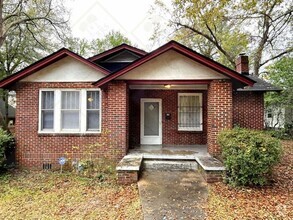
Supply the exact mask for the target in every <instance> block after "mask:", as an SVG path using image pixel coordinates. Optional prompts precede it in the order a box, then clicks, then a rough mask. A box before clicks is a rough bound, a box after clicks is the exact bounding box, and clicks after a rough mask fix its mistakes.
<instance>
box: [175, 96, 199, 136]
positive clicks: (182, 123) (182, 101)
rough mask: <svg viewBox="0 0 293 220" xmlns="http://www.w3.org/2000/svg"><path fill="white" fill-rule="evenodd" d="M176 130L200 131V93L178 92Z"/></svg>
mask: <svg viewBox="0 0 293 220" xmlns="http://www.w3.org/2000/svg"><path fill="white" fill-rule="evenodd" d="M178 130H179V131H202V94H201V93H178Z"/></svg>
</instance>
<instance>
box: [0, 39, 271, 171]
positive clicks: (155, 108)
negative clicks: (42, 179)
mask: <svg viewBox="0 0 293 220" xmlns="http://www.w3.org/2000/svg"><path fill="white" fill-rule="evenodd" d="M236 70H237V72H236V71H234V70H232V69H229V68H227V67H225V66H223V65H221V64H219V63H217V62H215V61H213V60H211V59H209V58H207V57H205V56H203V55H200V54H198V53H196V52H195V51H193V50H191V49H189V48H187V47H185V46H183V45H181V44H179V43H177V42H175V41H171V42H169V43H167V44H165V45H163V46H161V47H160V48H158V49H156V50H154V51H152V52H150V53H147V52H145V51H142V50H140V49H137V48H134V47H131V46H128V45H126V44H122V45H120V46H118V47H115V48H113V49H111V50H108V51H105V52H103V53H101V54H98V55H96V56H94V57H91V58H89V59H85V58H83V57H81V56H79V55H77V54H75V53H73V52H71V51H69V50H67V49H61V50H58V51H57V52H55V53H53V54H51V55H49V56H47V57H45V58H43V59H41V60H39V61H38V62H36V63H34V64H32V65H30V66H29V67H27V68H25V69H23V70H21V71H19V72H17V73H15V74H13V75H11V76H9V77H7V78H5V79H3V80H1V81H0V87H1V88H5V89H9V90H14V91H16V99H17V107H16V122H15V137H16V144H17V147H16V158H17V163H18V164H19V165H20V166H24V167H29V168H39V169H41V168H42V166H43V165H44V164H45V163H50V164H52V166H55V165H56V164H57V159H58V158H59V157H61V156H64V154H65V153H72V154H74V156H75V157H79V158H81V157H82V156H83V153H84V151H83V147H84V146H86V145H90V144H95V143H99V144H100V147H99V148H97V151H96V152H95V157H108V158H111V159H114V160H116V161H118V160H120V159H121V158H122V157H123V156H125V155H126V154H127V152H128V149H129V148H132V147H135V146H138V145H166V144H168V145H178V146H181V145H205V146H207V148H208V152H209V153H210V154H211V155H213V156H216V155H218V154H220V152H221V149H220V148H219V146H218V145H217V142H216V138H217V134H218V133H219V131H221V130H222V129H224V128H232V127H233V125H239V126H241V127H247V128H253V129H262V128H263V127H264V101H263V94H264V92H265V91H267V90H275V88H273V87H271V86H270V85H269V84H267V83H265V82H264V81H262V80H260V79H258V78H256V77H253V76H251V75H249V74H248V58H247V56H240V57H239V58H238V59H237V63H236ZM74 146H79V148H78V149H79V150H76V148H74Z"/></svg>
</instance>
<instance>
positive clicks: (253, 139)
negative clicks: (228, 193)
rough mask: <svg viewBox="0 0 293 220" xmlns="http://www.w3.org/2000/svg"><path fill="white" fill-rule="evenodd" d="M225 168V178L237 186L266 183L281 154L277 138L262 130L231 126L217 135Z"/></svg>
mask: <svg viewBox="0 0 293 220" xmlns="http://www.w3.org/2000/svg"><path fill="white" fill-rule="evenodd" d="M218 143H219V144H220V146H221V147H222V157H223V161H224V164H225V167H226V181H227V182H228V183H229V184H231V185H234V186H237V185H242V186H245V185H265V184H267V183H268V180H269V177H270V174H271V171H272V168H273V166H274V165H275V164H277V163H278V162H279V160H280V157H281V152H282V151H281V144H280V142H279V140H278V139H276V138H274V137H271V136H270V135H268V134H265V133H264V132H262V131H255V130H248V129H242V128H234V129H232V130H224V131H222V132H221V133H220V134H219V136H218Z"/></svg>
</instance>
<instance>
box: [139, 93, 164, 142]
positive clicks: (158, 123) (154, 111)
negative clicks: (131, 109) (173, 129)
mask: <svg viewBox="0 0 293 220" xmlns="http://www.w3.org/2000/svg"><path fill="white" fill-rule="evenodd" d="M140 111H141V114H140V144H149V145H151V144H162V100H161V99H141V100H140Z"/></svg>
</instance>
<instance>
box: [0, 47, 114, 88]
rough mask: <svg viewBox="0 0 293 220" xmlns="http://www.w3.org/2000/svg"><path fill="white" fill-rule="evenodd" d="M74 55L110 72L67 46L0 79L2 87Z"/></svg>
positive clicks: (90, 64)
mask: <svg viewBox="0 0 293 220" xmlns="http://www.w3.org/2000/svg"><path fill="white" fill-rule="evenodd" d="M67 56H69V57H72V58H73V59H75V60H78V61H80V62H82V63H84V64H86V65H87V66H89V67H91V68H93V69H95V70H97V71H100V72H102V73H104V74H105V75H106V74H109V71H107V70H106V69H104V68H102V67H100V66H97V65H96V64H95V63H92V62H91V61H89V60H87V59H85V58H83V57H81V56H79V55H78V54H76V53H74V52H72V51H70V50H68V49H66V48H61V49H60V50H58V51H56V52H55V53H52V54H50V55H49V56H47V57H44V58H43V59H41V60H39V61H37V62H35V63H33V64H31V65H30V66H28V67H26V68H24V69H22V70H20V71H19V72H17V73H14V74H12V75H10V76H8V77H6V78H4V79H2V80H1V81H0V88H7V87H9V86H10V85H12V84H13V83H15V82H17V81H19V80H21V79H23V78H25V77H27V76H29V75H31V74H33V73H35V72H37V71H39V70H41V69H43V68H45V67H47V66H49V65H50V64H52V63H55V62H57V61H58V60H61V59H62V58H64V57H67Z"/></svg>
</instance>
